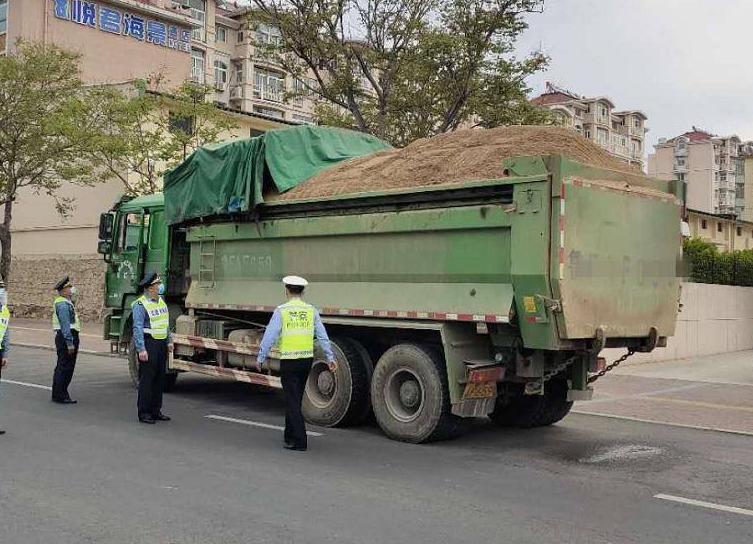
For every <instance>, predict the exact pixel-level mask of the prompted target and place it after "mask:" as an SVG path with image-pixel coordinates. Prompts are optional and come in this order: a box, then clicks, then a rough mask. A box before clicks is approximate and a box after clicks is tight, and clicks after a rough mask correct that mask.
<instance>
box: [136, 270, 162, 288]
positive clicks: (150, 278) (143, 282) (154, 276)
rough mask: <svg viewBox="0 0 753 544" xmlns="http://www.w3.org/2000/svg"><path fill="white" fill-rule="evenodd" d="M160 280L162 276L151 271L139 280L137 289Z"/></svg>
mask: <svg viewBox="0 0 753 544" xmlns="http://www.w3.org/2000/svg"><path fill="white" fill-rule="evenodd" d="M161 281H162V278H160V277H159V274H157V273H156V272H152V273H151V274H147V275H146V276H144V279H143V280H141V282H139V290H141V291H143V290H144V289H146V288H147V287H149V286H150V285H154V284H156V283H160V282H161Z"/></svg>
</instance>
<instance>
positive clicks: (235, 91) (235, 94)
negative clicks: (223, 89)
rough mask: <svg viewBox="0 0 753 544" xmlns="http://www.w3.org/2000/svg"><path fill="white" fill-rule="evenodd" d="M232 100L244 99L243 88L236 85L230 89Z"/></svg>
mask: <svg viewBox="0 0 753 544" xmlns="http://www.w3.org/2000/svg"><path fill="white" fill-rule="evenodd" d="M230 98H231V99H240V98H243V87H241V86H240V85H236V86H235V87H233V88H232V89H230Z"/></svg>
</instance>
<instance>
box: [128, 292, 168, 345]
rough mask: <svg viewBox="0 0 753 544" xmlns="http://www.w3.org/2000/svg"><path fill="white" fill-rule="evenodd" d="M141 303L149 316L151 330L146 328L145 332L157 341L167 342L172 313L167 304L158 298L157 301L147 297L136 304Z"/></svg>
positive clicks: (143, 297)
mask: <svg viewBox="0 0 753 544" xmlns="http://www.w3.org/2000/svg"><path fill="white" fill-rule="evenodd" d="M139 302H140V303H141V304H142V305H143V306H144V309H145V310H146V315H148V316H149V328H148V329H147V328H144V332H145V333H146V334H148V335H149V336H151V337H152V338H154V339H155V340H165V339H166V338H167V335H168V331H169V330H170V313H169V311H168V309H167V304H165V301H164V300H162V297H158V298H157V300H156V301H154V300H149V297H147V296H146V295H142V296H140V297H139V298H138V299H137V300H136V303H139Z"/></svg>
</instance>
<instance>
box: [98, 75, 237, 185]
mask: <svg viewBox="0 0 753 544" xmlns="http://www.w3.org/2000/svg"><path fill="white" fill-rule="evenodd" d="M160 79H161V78H160V77H159V76H158V75H157V76H152V77H151V78H150V80H151V81H153V82H155V85H154V87H155V89H156V90H151V91H149V90H147V85H146V82H143V81H139V82H136V84H135V85H134V86H133V87H130V88H126V89H123V88H115V87H110V88H104V87H103V88H99V89H95V90H93V91H92V93H93V94H94V95H95V96H96V97H97V99H96V100H94V102H95V103H96V104H97V108H98V114H96V115H94V117H95V119H96V122H94V123H93V125H94V129H93V130H92V142H91V145H90V146H89V147H88V149H87V150H86V158H87V160H88V161H90V162H91V163H92V164H94V165H95V166H96V167H97V168H99V169H100V170H102V171H104V172H107V173H108V174H109V175H110V176H112V177H115V178H117V179H119V180H120V181H121V182H122V183H123V186H124V187H125V190H126V193H127V194H129V195H141V194H151V193H155V192H157V191H160V190H161V187H162V183H161V179H162V176H163V174H164V173H165V172H166V171H167V170H168V169H170V168H172V167H173V166H175V165H176V164H178V163H179V162H181V161H183V160H185V158H186V157H187V156H188V155H189V154H190V153H191V152H192V151H193V150H194V149H196V148H198V147H201V146H202V145H205V144H207V143H213V142H216V141H218V139H219V138H220V136H221V135H222V134H224V133H227V132H229V131H231V130H233V129H234V128H236V126H237V125H236V124H235V123H234V122H233V120H232V118H231V117H230V116H229V115H228V114H227V113H225V112H223V111H222V110H220V109H218V108H217V107H216V106H214V105H213V104H212V103H211V102H208V101H207V97H208V96H211V95H212V94H213V93H214V91H213V89H211V88H210V87H208V86H206V85H199V84H196V83H192V82H186V83H184V84H183V85H182V86H181V87H179V88H178V89H176V90H175V91H173V92H172V93H171V94H167V93H162V92H160V91H159V81H160Z"/></svg>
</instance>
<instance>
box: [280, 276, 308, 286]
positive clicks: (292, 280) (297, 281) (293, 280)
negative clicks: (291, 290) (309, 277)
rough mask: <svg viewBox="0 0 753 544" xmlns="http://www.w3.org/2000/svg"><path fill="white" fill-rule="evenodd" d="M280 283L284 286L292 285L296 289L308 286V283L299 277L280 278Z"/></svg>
mask: <svg viewBox="0 0 753 544" xmlns="http://www.w3.org/2000/svg"><path fill="white" fill-rule="evenodd" d="M282 283H283V284H284V285H293V286H296V287H306V286H307V285H308V284H309V282H307V281H306V280H305V279H303V278H302V277H300V276H285V277H284V278H282Z"/></svg>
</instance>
